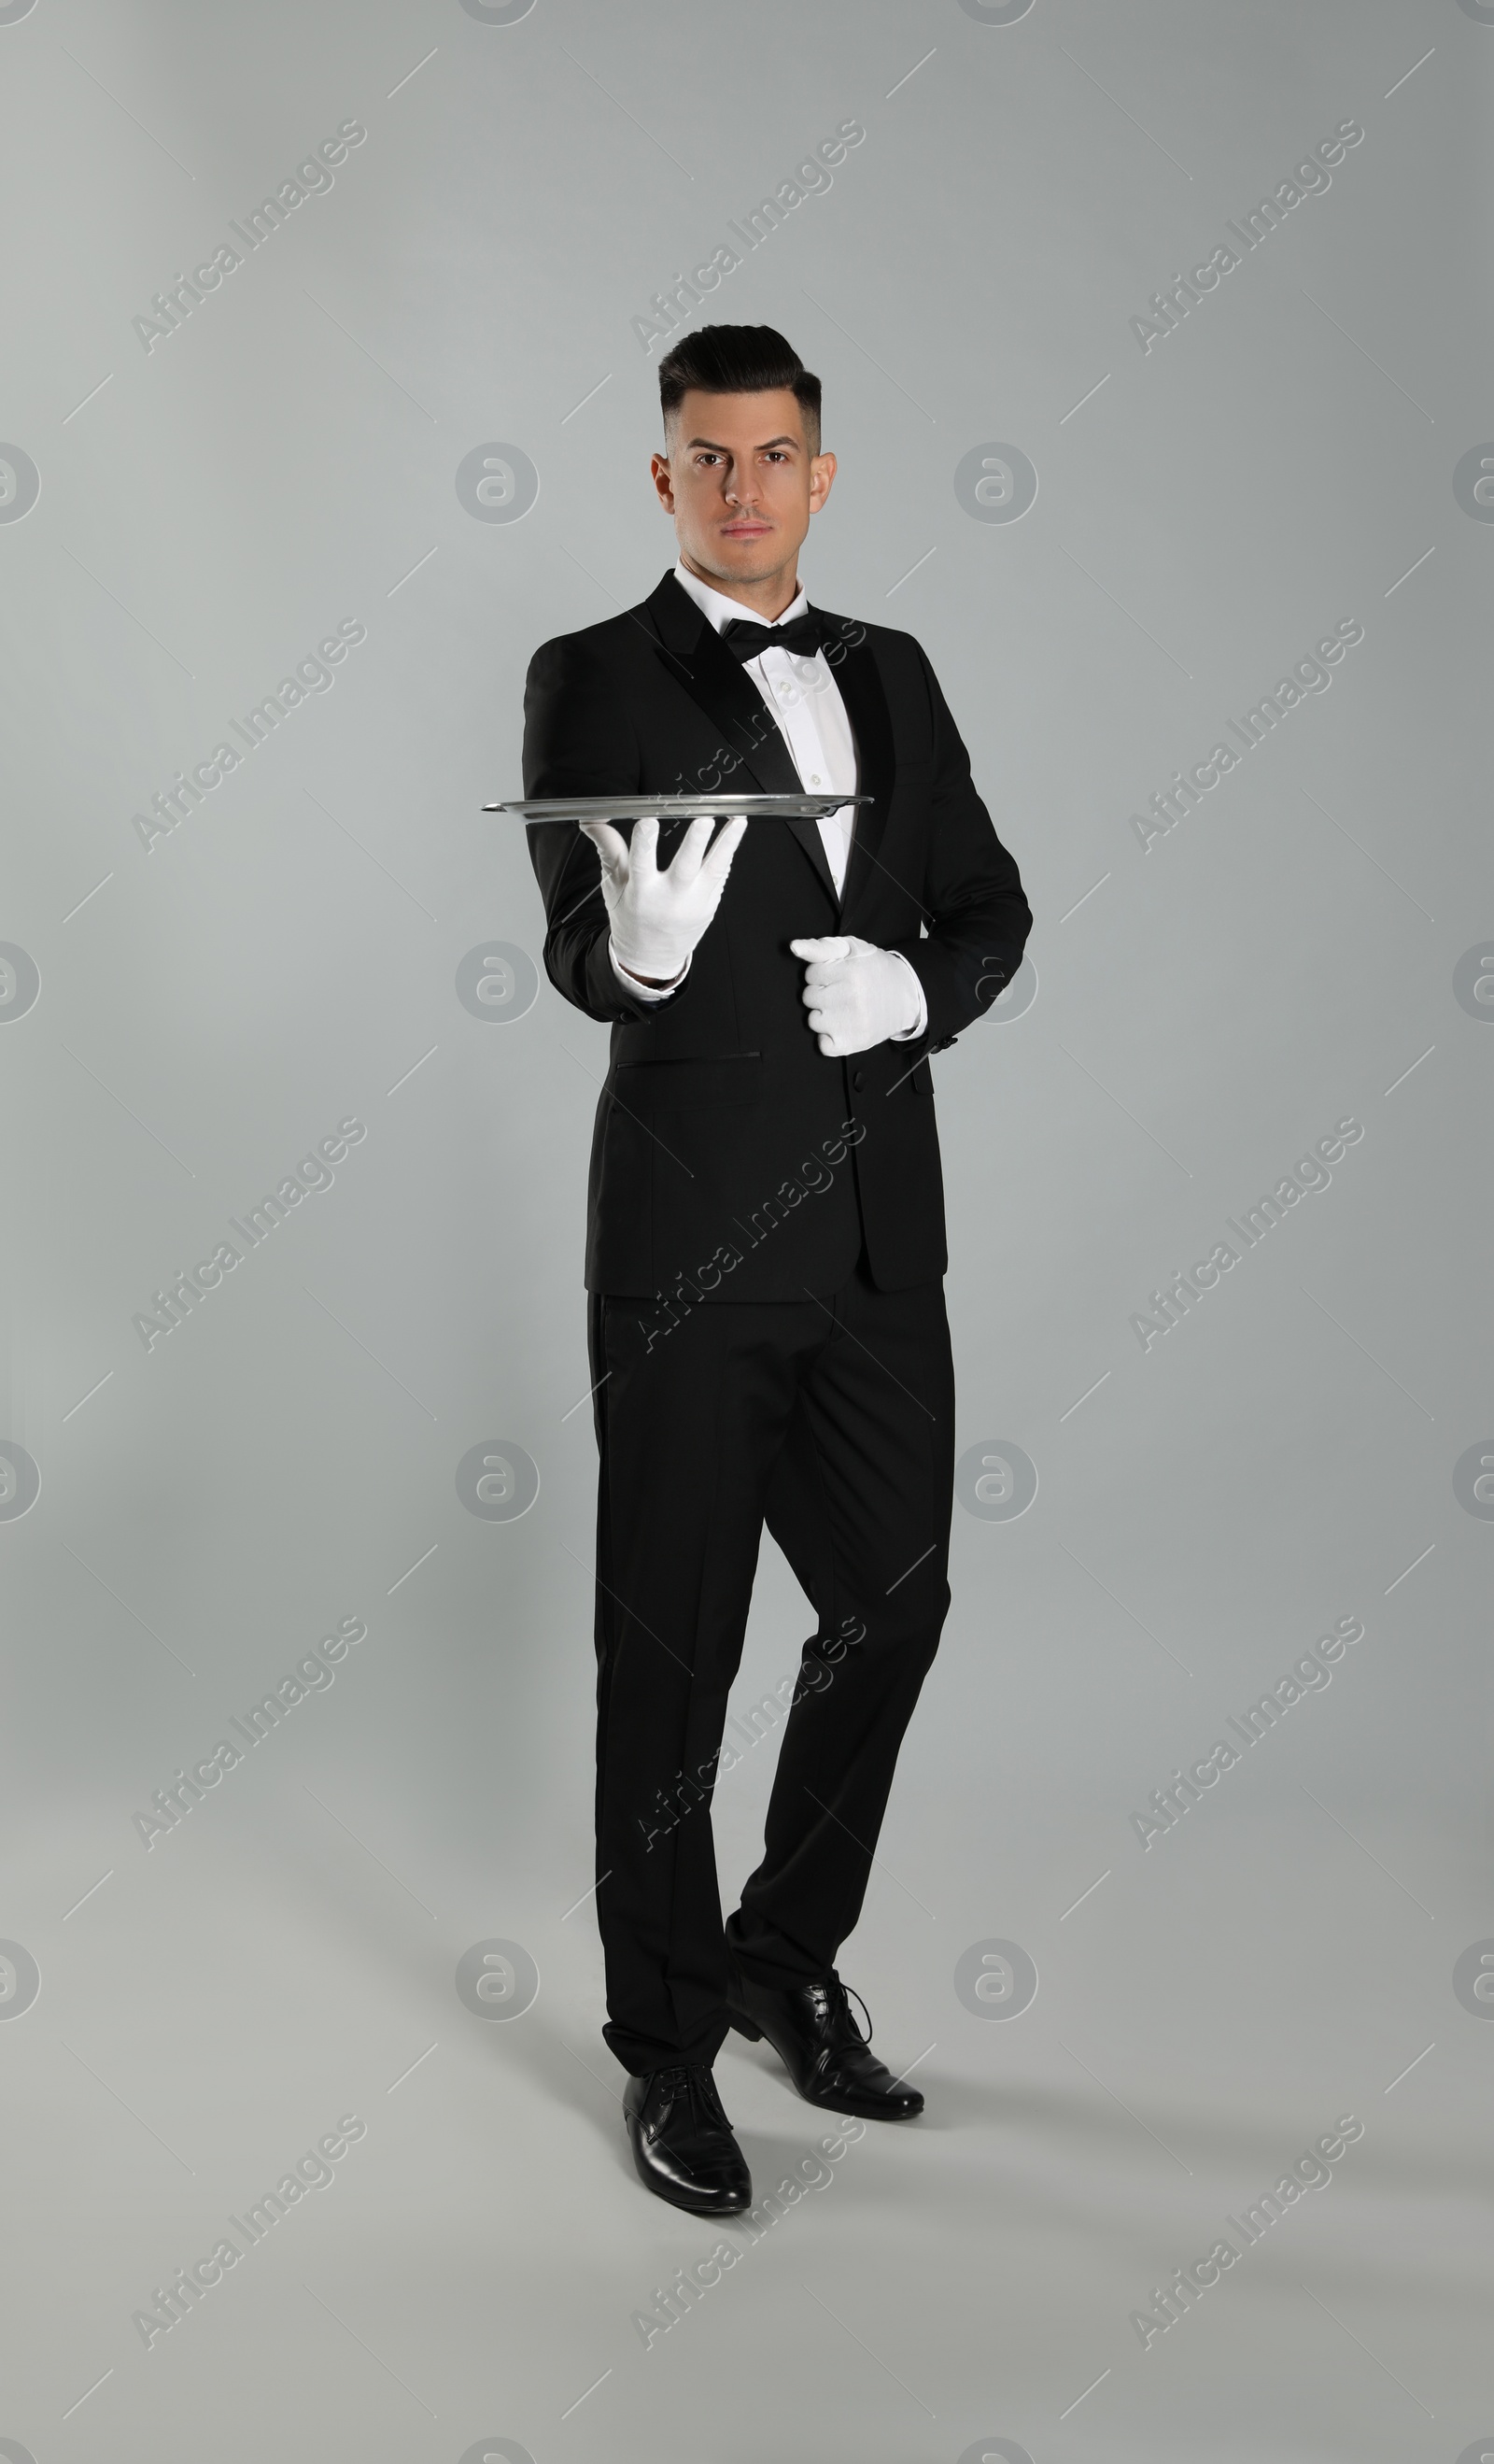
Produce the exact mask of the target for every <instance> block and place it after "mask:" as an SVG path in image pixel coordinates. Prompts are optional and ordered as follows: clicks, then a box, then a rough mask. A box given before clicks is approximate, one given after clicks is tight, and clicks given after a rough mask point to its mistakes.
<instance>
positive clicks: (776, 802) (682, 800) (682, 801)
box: [482, 794, 874, 822]
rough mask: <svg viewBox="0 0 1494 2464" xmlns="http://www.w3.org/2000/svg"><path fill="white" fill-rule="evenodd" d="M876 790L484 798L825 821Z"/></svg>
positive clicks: (679, 815) (536, 806) (563, 813)
mask: <svg viewBox="0 0 1494 2464" xmlns="http://www.w3.org/2000/svg"><path fill="white" fill-rule="evenodd" d="M873 801H874V800H873V799H872V798H871V797H870V796H732V795H730V794H727V795H722V794H717V795H714V796H569V797H567V796H540V797H533V796H531V797H520V798H518V799H516V801H515V802H514V803H507V804H484V806H483V808H482V809H483V811H484V812H485V813H517V814H518V815H519V816H520V817H521V818H522V819H523V820H524V821H526V822H647V821H653V820H654V819H656V818H657V819H658V820H660V821H667V822H672V821H696V820H701V819H703V818H704V817H705V816H706V815H707V814H719V815H720V816H721V818H722V819H723V820H725V819H726V818H728V817H729V816H730V815H732V814H734V813H745V814H746V815H747V817H748V819H749V821H754V822H819V821H824V818H825V816H826V814H828V813H838V812H840V811H841V809H842V807H843V806H844V805H846V804H869V803H872V802H873Z"/></svg>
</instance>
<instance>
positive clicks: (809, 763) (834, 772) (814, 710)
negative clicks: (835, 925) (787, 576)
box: [607, 563, 929, 1044]
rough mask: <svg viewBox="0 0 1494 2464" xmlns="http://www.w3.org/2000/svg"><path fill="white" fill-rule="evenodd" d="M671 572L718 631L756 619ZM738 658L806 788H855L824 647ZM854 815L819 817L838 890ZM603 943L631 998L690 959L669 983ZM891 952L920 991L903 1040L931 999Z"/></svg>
mask: <svg viewBox="0 0 1494 2464" xmlns="http://www.w3.org/2000/svg"><path fill="white" fill-rule="evenodd" d="M674 579H675V581H676V582H677V583H679V585H680V588H681V589H682V590H684V591H685V592H686V593H687V594H688V595H689V597H690V598H692V600H693V601H694V603H695V605H696V606H697V607H698V608H699V609H700V610H701V612H702V614H703V615H705V616H706V617H707V618H709V620H710V622H711V623H712V624H713V625H714V627H715V629H716V631H717V632H718V633H719V632H720V631H721V629H722V627H724V626H727V625H730V624H731V622H732V621H733V619H734V617H737V616H745V617H747V618H748V619H749V620H750V621H752V622H753V623H758V622H759V621H760V620H759V619H758V618H757V617H755V616H754V615H753V611H752V609H751V608H750V607H746V606H744V605H743V604H742V602H741V601H740V600H739V599H728V598H727V597H726V595H725V593H724V592H723V591H720V590H713V589H712V587H711V585H710V583H706V582H702V581H701V580H700V579H699V577H698V576H697V575H695V574H693V573H691V572H690V571H689V570H688V569H687V567H686V566H685V565H684V564H682V563H677V564H676V565H675V567H674ZM808 605H809V595H808V593H807V591H805V590H804V589H803V588H801V590H800V592H799V596H798V598H797V599H795V600H794V602H793V603H792V605H790V606H787V607H785V608H784V610H783V612H782V614H781V615H780V616H778V617H775V619H774V623H775V624H776V625H786V624H788V623H789V621H790V619H791V618H793V617H795V616H801V615H802V614H803V612H804V610H805V608H806V607H807V606H808ZM770 629H771V628H770ZM743 666H744V668H745V670H746V672H747V674H748V675H750V676H751V678H752V680H753V683H754V684H755V685H756V686H757V688H758V692H759V693H761V695H762V698H763V700H764V701H765V702H766V703H767V706H768V708H769V710H771V712H772V713H773V715H774V717H775V719H776V720H777V721H778V724H779V728H780V733H781V734H782V736H783V738H784V740H785V742H786V743H787V745H788V749H789V752H790V753H791V754H792V756H793V759H794V767H795V769H796V770H797V771H798V772H799V779H800V784H801V786H802V787H803V789H804V790H805V792H806V794H810V795H816V794H820V793H823V792H824V790H826V789H828V790H830V791H831V792H832V793H835V792H839V793H840V794H841V795H844V796H853V795H854V794H855V792H856V787H857V781H858V764H857V759H856V739H855V737H854V736H853V735H852V733H851V725H850V719H849V717H848V716H847V715H846V704H845V702H844V701H843V700H842V698H841V691H840V687H839V686H838V685H837V683H836V681H835V676H834V673H833V671H832V670H831V667H830V663H829V661H828V660H827V659H826V657H825V655H824V651H823V650H816V651H815V652H814V654H813V656H812V657H810V658H807V659H805V658H800V657H798V656H796V654H795V653H794V652H793V651H792V650H787V649H777V648H770V649H766V650H763V651H761V652H760V653H759V654H758V657H757V658H756V659H747V660H744V661H743ZM729 794H730V791H729V790H727V789H723V790H722V809H723V811H724V810H726V809H727V807H728V800H729ZM855 820H856V806H855V805H854V804H842V805H841V806H839V807H838V809H837V810H836V811H835V812H833V813H827V814H826V815H825V816H824V820H823V821H822V822H821V824H820V837H821V841H822V843H823V845H824V853H825V861H826V863H827V864H828V865H829V868H830V877H831V879H832V881H833V882H834V884H835V887H836V891H837V892H839V891H840V890H841V888H842V886H843V884H844V882H845V879H846V864H847V863H848V861H849V858H850V844H851V834H852V831H853V829H854V827H855ZM607 949H608V953H609V955H610V957H611V960H612V967H613V972H614V973H615V974H616V976H617V978H618V980H619V981H620V982H621V983H625V984H626V986H627V989H628V991H629V992H630V993H631V994H632V995H633V997H634V999H635V1000H637V1001H664V1000H665V999H666V998H667V997H668V995H669V994H670V993H671V992H672V991H673V990H674V989H675V985H677V984H681V983H683V982H684V980H685V978H686V976H687V975H688V974H689V973H690V960H689V959H688V958H687V959H686V961H685V964H684V966H683V968H682V969H681V970H680V973H679V975H678V976H677V977H676V978H675V979H674V983H673V984H665V985H659V986H657V987H651V986H649V985H648V984H643V983H640V982H639V980H638V979H637V977H636V976H630V975H628V974H627V973H626V970H625V969H624V968H623V967H622V966H621V965H620V964H619V962H618V956H617V952H616V950H615V949H613V947H612V944H611V942H610V941H609V942H608V944H607ZM893 955H894V956H895V957H897V958H898V959H899V961H900V963H901V964H902V965H903V966H905V967H907V968H908V973H909V975H910V976H911V977H912V981H913V983H914V985H915V986H916V988H917V994H918V1015H917V1017H916V1018H915V1020H914V1021H913V1023H912V1026H910V1027H905V1028H904V1029H903V1031H902V1032H901V1034H899V1035H895V1036H892V1037H891V1038H890V1042H891V1043H893V1044H907V1043H909V1042H911V1041H912V1038H913V1037H915V1036H919V1035H922V1033H923V1032H924V1029H925V1027H926V1026H927V1024H928V1021H929V1005H928V1002H927V1001H926V1000H925V998H924V991H923V986H922V984H921V983H920V982H919V980H918V974H917V970H916V969H915V968H913V967H912V966H909V963H908V960H907V959H906V958H905V957H903V955H902V953H901V951H897V952H895V953H894V954H893Z"/></svg>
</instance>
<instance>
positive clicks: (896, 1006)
mask: <svg viewBox="0 0 1494 2464" xmlns="http://www.w3.org/2000/svg"><path fill="white" fill-rule="evenodd" d="M788 946H789V948H790V949H791V950H792V951H793V953H794V956H795V957H796V958H805V959H807V960H808V964H807V966H806V967H805V969H804V989H803V1000H804V1004H805V1006H806V1008H807V1009H808V1012H809V1023H810V1025H811V1027H812V1028H813V1029H814V1030H815V1033H816V1034H817V1036H818V1037H819V1042H820V1049H821V1051H822V1052H824V1053H826V1054H828V1055H829V1056H830V1058H831V1059H835V1060H839V1059H843V1058H844V1057H845V1056H846V1054H847V1053H851V1052H868V1051H869V1050H870V1048H871V1046H872V1045H874V1044H886V1043H888V1042H889V1041H891V1042H894V1043H900V1044H906V1043H909V1042H911V1041H912V1038H913V1037H914V1036H917V1035H921V1034H922V1033H923V1031H924V1028H925V1026H926V1025H927V1023H928V1004H927V1002H926V1001H925V1000H924V992H923V986H922V984H921V983H920V982H919V980H918V978H917V976H916V975H915V973H914V972H913V969H912V966H910V964H909V962H908V960H907V959H906V958H905V957H902V955H901V954H900V952H898V951H896V950H879V949H878V948H877V946H876V944H875V942H873V941H859V940H857V939H856V937H855V935H850V934H844V933H837V934H830V935H826V936H824V938H822V939H819V940H802V941H790V943H789V945H788Z"/></svg>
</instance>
